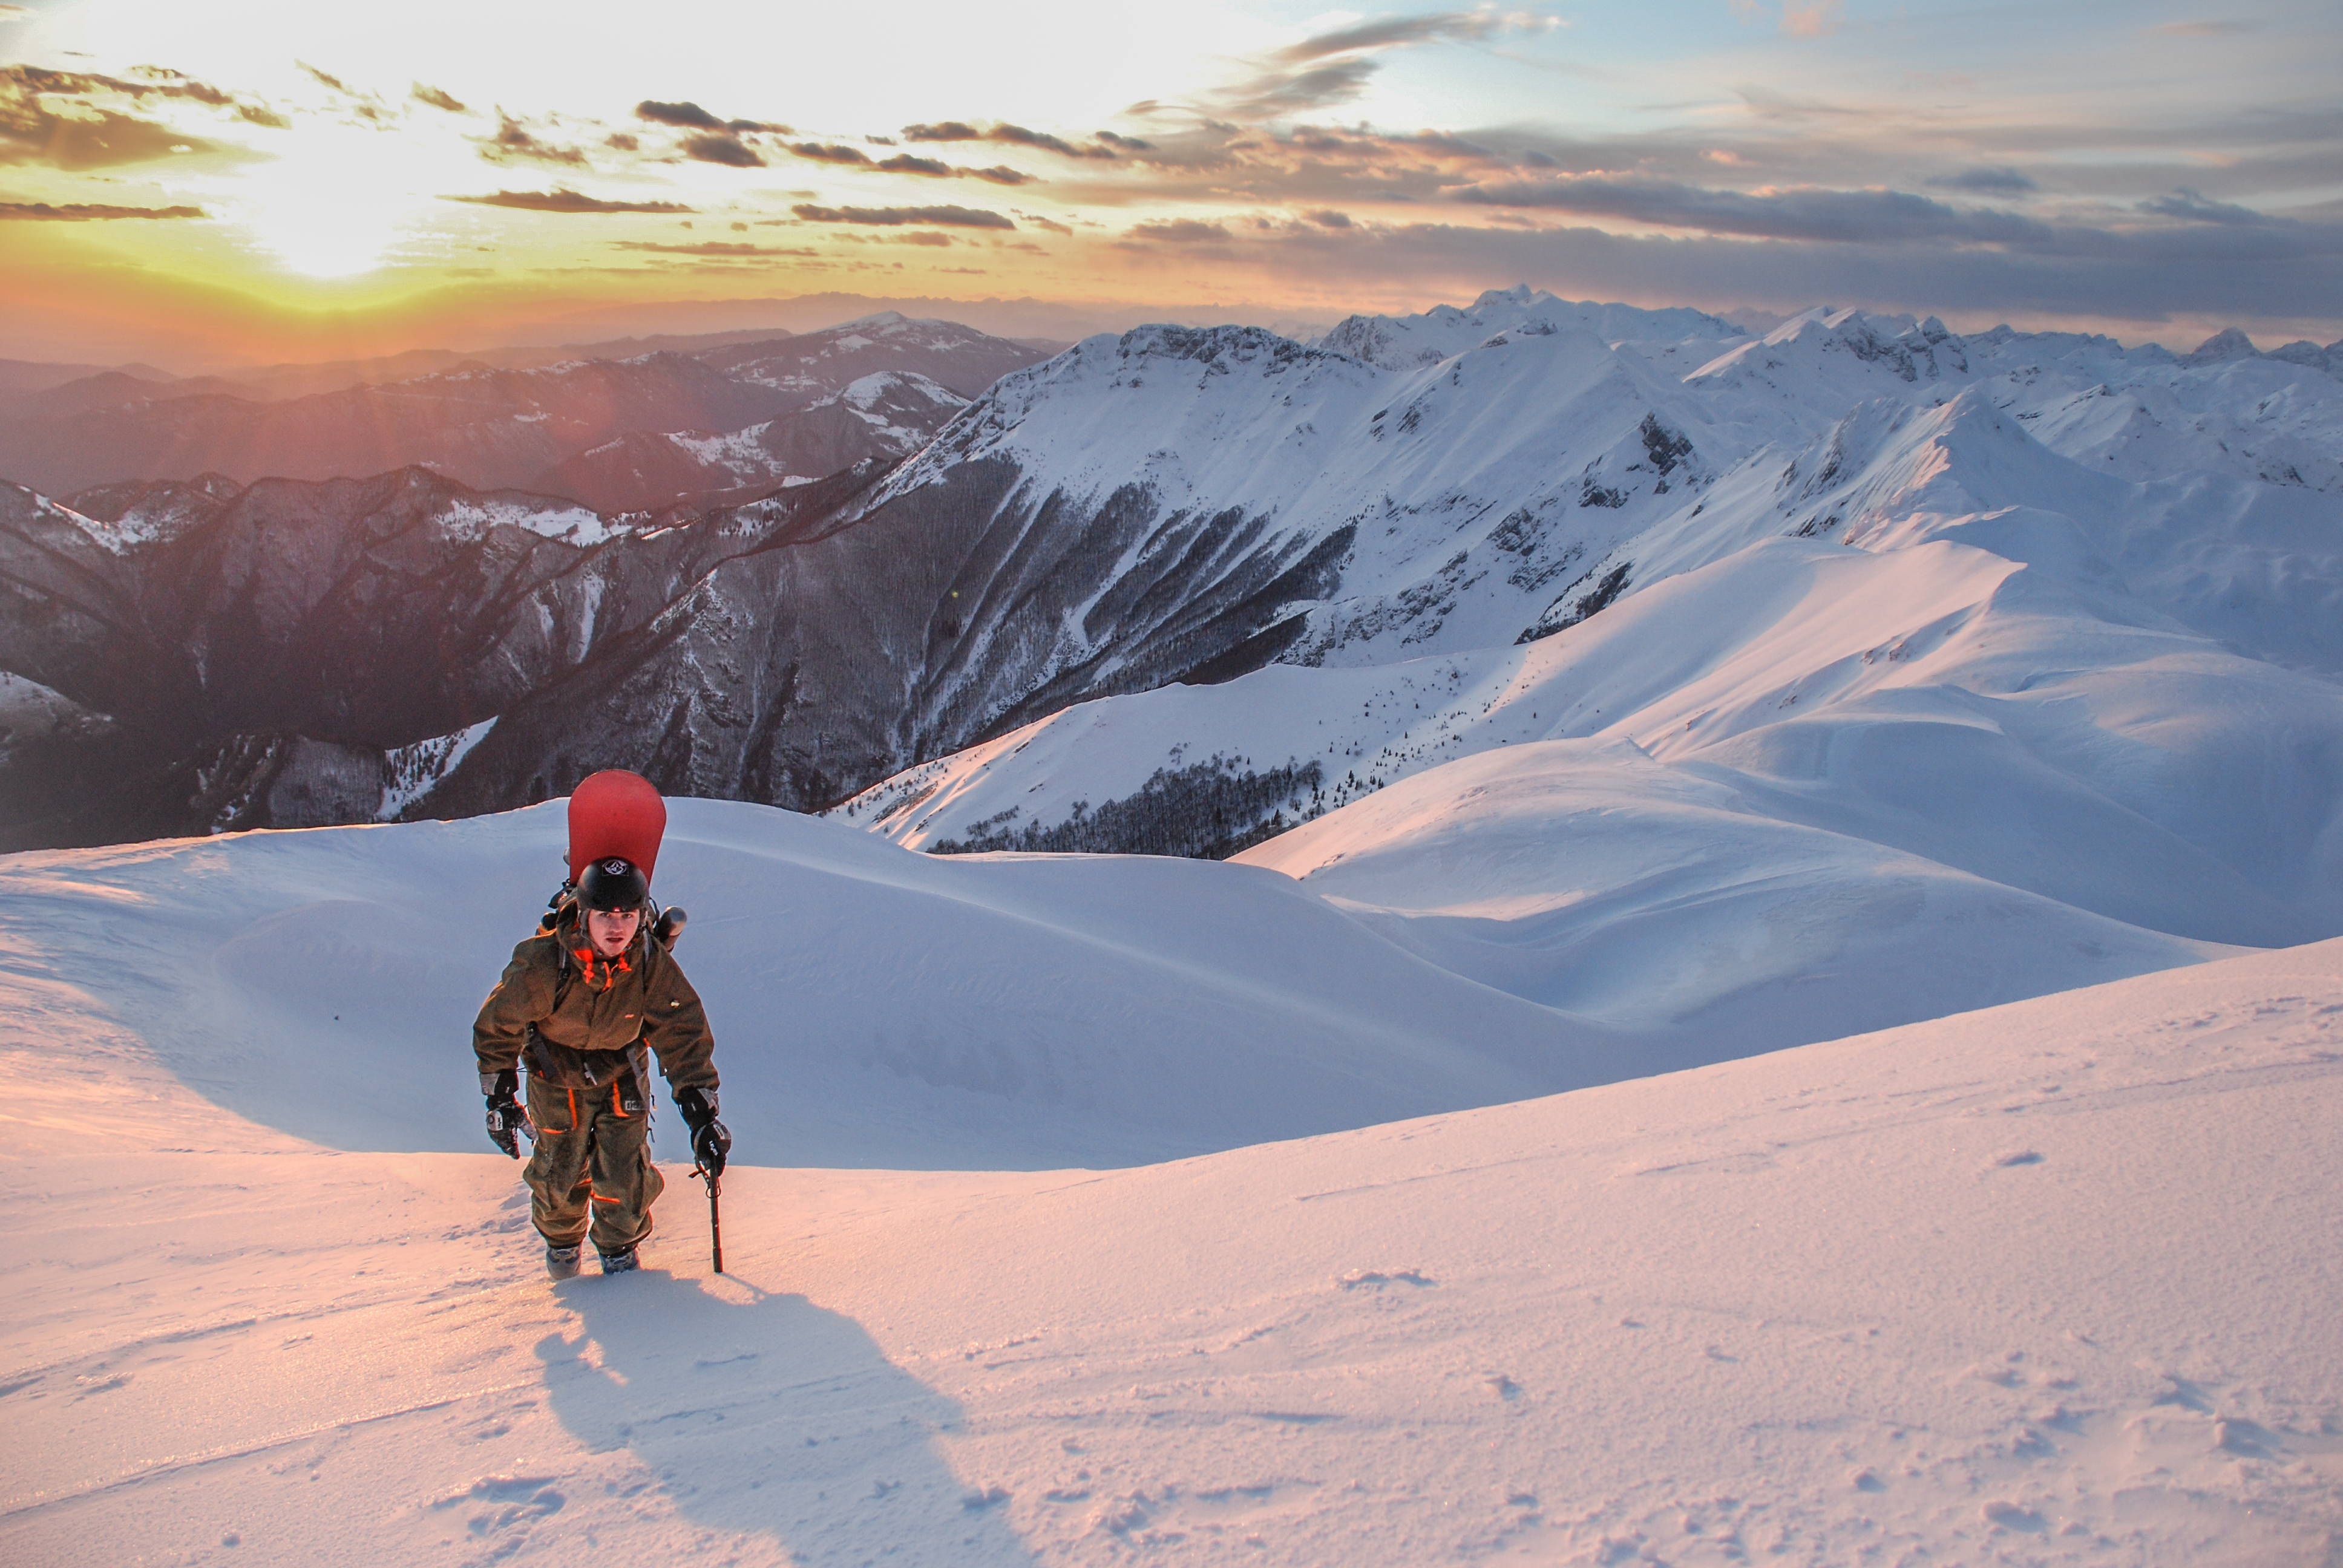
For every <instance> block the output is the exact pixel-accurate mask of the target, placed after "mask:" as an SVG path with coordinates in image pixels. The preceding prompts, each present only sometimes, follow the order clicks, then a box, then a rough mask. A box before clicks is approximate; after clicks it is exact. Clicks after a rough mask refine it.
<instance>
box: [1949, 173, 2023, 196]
mask: <svg viewBox="0 0 2343 1568" xmlns="http://www.w3.org/2000/svg"><path fill="white" fill-rule="evenodd" d="M1923 183H1925V184H1927V185H1932V186H1937V187H1939V188H1941V189H1944V190H1956V191H1974V192H1976V194H1977V195H1979V196H2022V195H2024V194H2025V193H2026V192H2027V191H2030V190H2039V189H2040V188H2041V187H2040V186H2037V185H2036V184H2035V183H2034V176H2031V175H2028V174H2026V173H2024V172H2023V171H2021V170H2018V169H2013V168H1990V169H1986V168H1979V169H1963V170H1962V171H1961V172H1960V173H1958V174H1956V175H1930V176H1928V177H1927V179H1926V181H1925V182H1923Z"/></svg>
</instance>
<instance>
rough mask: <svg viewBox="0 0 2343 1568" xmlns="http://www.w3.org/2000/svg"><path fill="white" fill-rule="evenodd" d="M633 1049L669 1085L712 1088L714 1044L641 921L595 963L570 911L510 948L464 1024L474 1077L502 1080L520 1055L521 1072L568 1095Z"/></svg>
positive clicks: (667, 956)
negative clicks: (621, 948)
mask: <svg viewBox="0 0 2343 1568" xmlns="http://www.w3.org/2000/svg"><path fill="white" fill-rule="evenodd" d="M638 1042H640V1043H641V1044H644V1045H648V1046H649V1047H650V1049H651V1050H652V1051H653V1052H654V1053H655V1054H657V1056H658V1057H659V1071H660V1072H661V1073H663V1074H665V1075H666V1078H667V1081H668V1082H669V1084H670V1085H671V1086H672V1087H674V1088H676V1089H694V1088H697V1089H707V1090H713V1089H714V1088H715V1087H716V1084H717V1078H716V1037H715V1036H714V1035H713V1034H711V1033H710V1032H709V1028H708V1014H707V1011H706V1010H705V1009H703V1008H702V1007H701V1006H700V1004H699V992H698V991H696V990H692V989H691V982H690V981H689V980H686V979H685V978H684V975H683V968H682V966H681V965H679V964H678V963H677V962H676V961H675V955H674V954H672V953H670V952H669V951H668V950H666V949H665V948H663V947H661V946H659V943H658V942H656V941H653V940H651V937H650V932H649V921H648V920H647V921H645V922H644V929H643V930H641V931H639V932H638V933H637V935H636V937H635V941H634V945H633V946H632V947H630V948H628V950H626V951H625V952H624V953H621V954H620V955H619V956H618V957H617V958H615V959H606V958H604V957H602V955H601V954H600V953H598V952H597V951H595V950H594V944H593V943H592V942H591V941H590V940H588V938H587V936H586V932H585V930H584V927H583V923H582V920H581V918H580V916H579V915H578V910H577V906H576V905H574V904H573V905H571V906H569V907H568V909H565V910H563V911H562V914H561V919H560V922H559V923H558V925H556V926H555V927H554V929H553V930H551V931H549V932H544V933H541V934H539V935H538V936H534V937H531V938H529V940H527V941H525V942H523V943H521V944H520V945H519V946H518V947H517V948H515V949H513V955H512V962H510V963H508V964H507V965H506V966H505V972H504V978H503V979H501V980H498V981H497V984H496V989H495V990H491V991H490V992H488V1000H486V1001H484V1002H482V1003H481V1004H480V1016H479V1018H478V1020H477V1021H475V1022H474V1023H473V1025H472V1050H473V1052H474V1054H476V1055H477V1056H478V1058H479V1059H480V1070H481V1071H482V1072H483V1073H491V1072H502V1071H503V1070H506V1069H507V1068H509V1067H512V1066H514V1065H516V1064H517V1063H518V1062H519V1061H521V1060H522V1059H523V1055H524V1053H526V1055H527V1058H528V1068H529V1070H530V1071H531V1072H535V1073H538V1074H541V1075H543V1076H544V1077H545V1078H546V1079H547V1080H548V1081H549V1082H553V1083H559V1084H565V1085H568V1086H573V1087H584V1086H587V1085H592V1084H601V1083H608V1082H610V1081H612V1080H614V1079H615V1078H616V1077H617V1076H618V1073H619V1071H620V1070H622V1069H623V1068H624V1067H625V1065H626V1064H627V1062H628V1059H629V1058H630V1057H632V1056H634V1055H635V1053H636V1047H637V1044H638ZM644 1088H645V1089H646V1090H648V1089H649V1084H648V1083H646V1084H645V1085H644Z"/></svg>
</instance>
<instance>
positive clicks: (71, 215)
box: [0, 201, 210, 223]
mask: <svg viewBox="0 0 2343 1568" xmlns="http://www.w3.org/2000/svg"><path fill="white" fill-rule="evenodd" d="M207 216H210V215H209V214H208V213H206V212H205V211H204V209H203V208H201V207H199V206H88V205H85V204H84V203H81V202H69V203H67V204H66V205H65V206H50V205H49V204H48V203H47V202H45V201H30V202H26V201H0V220H5V219H16V220H22V221H29V222H34V223H97V222H105V221H107V220H110V219H113V218H125V217H207Z"/></svg>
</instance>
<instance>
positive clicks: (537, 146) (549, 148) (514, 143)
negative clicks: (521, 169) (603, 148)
mask: <svg viewBox="0 0 2343 1568" xmlns="http://www.w3.org/2000/svg"><path fill="white" fill-rule="evenodd" d="M478 146H479V149H480V156H482V157H484V158H486V159H488V162H490V163H492V164H502V163H509V162H511V161H512V160H514V159H516V158H525V159H528V161H530V162H532V163H540V164H567V165H568V166H572V167H583V166H585V163H586V155H585V154H584V153H581V152H579V151H578V149H577V148H576V147H563V146H555V145H554V144H552V143H550V142H544V141H539V140H538V138H537V136H535V135H534V134H533V133H532V132H531V131H530V130H529V129H528V126H524V125H522V124H521V123H520V122H519V121H518V120H516V119H514V118H512V117H511V116H508V115H507V114H505V113H504V111H502V110H501V109H499V110H498V112H497V134H496V135H495V136H483V137H480V138H478Z"/></svg>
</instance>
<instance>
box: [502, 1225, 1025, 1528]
mask: <svg viewBox="0 0 2343 1568" xmlns="http://www.w3.org/2000/svg"><path fill="white" fill-rule="evenodd" d="M734 1284H735V1286H738V1284H739V1282H737V1281H736V1282H734ZM744 1288H745V1287H744ZM749 1289H750V1299H749V1301H747V1302H728V1301H725V1300H723V1299H721V1298H720V1297H719V1296H716V1295H713V1294H710V1293H709V1292H707V1291H703V1290H702V1289H701V1288H700V1285H699V1282H696V1281H689V1280H679V1279H676V1278H675V1277H674V1276H672V1275H670V1274H669V1273H667V1272H665V1271H661V1270H657V1269H645V1270H641V1271H638V1272H635V1273H631V1274H626V1275H621V1276H619V1277H618V1278H615V1279H596V1278H592V1277H587V1278H582V1279H579V1280H577V1281H574V1282H570V1283H568V1284H565V1285H561V1286H558V1287H557V1290H558V1292H559V1294H560V1297H561V1299H562V1302H564V1304H565V1305H567V1306H568V1307H570V1308H571V1309H573V1310H574V1311H576V1312H578V1314H579V1315H580V1316H581V1317H582V1318H583V1319H584V1320H585V1327H584V1332H582V1333H580V1334H579V1335H578V1337H576V1338H574V1339H573V1338H569V1337H567V1336H565V1335H562V1334H548V1336H547V1337H546V1338H545V1339H544V1340H542V1341H540V1342H538V1346H537V1354H538V1360H540V1361H542V1362H544V1363H545V1384H546V1390H547V1392H548V1396H549V1398H550V1401H551V1402H552V1406H553V1411H554V1413H555V1414H556V1415H557V1416H558V1418H559V1419H560V1421H561V1423H562V1425H563V1426H565V1427H567V1428H568V1430H569V1432H571V1433H572V1434H573V1435H574V1436H576V1437H577V1438H578V1441H579V1442H583V1443H585V1444H586V1445H588V1447H589V1448H593V1449H596V1450H609V1449H615V1448H619V1447H626V1448H629V1449H631V1450H633V1451H634V1453H635V1456H636V1457H637V1458H638V1459H639V1460H640V1461H641V1462H642V1463H643V1465H644V1466H645V1467H646V1468H647V1469H649V1470H650V1471H651V1472H652V1473H654V1474H656V1475H657V1476H658V1477H659V1483H660V1484H661V1486H662V1487H663V1489H664V1490H665V1491H666V1493H668V1495H669V1497H670V1498H671V1499H672V1500H673V1501H674V1504H675V1507H676V1509H677V1511H678V1512H679V1513H681V1514H683V1515H684V1516H685V1517H686V1518H688V1519H689V1520H691V1521H692V1522H693V1523H698V1524H700V1525H704V1526H706V1527H708V1528H709V1529H716V1530H728V1531H734V1532H739V1533H756V1534H764V1535H769V1536H771V1537H772V1538H773V1539H775V1540H776V1541H778V1542H779V1543H780V1544H781V1545H782V1546H784V1547H786V1548H787V1549H788V1551H789V1553H791V1554H792V1555H793V1556H794V1558H795V1559H796V1561H798V1562H800V1563H809V1564H820V1563H867V1562H869V1561H870V1560H871V1559H872V1558H874V1557H881V1558H887V1559H889V1560H890V1561H895V1562H901V1563H954V1564H959V1563H978V1564H988V1563H989V1564H1001V1565H1003V1568H1008V1565H1012V1564H1031V1563H1032V1562H1033V1561H1034V1559H1033V1556H1032V1553H1031V1552H1030V1551H1028V1550H1027V1549H1026V1547H1025V1545H1024V1543H1022V1542H1021V1541H1020V1540H1019V1539H1018V1537H1017V1534H1016V1533H1015V1532H1014V1531H1012V1530H1011V1529H1010V1527H1009V1524H1008V1523H1007V1521H1006V1520H1005V1519H1004V1518H1003V1517H1002V1514H1003V1513H1004V1510H1003V1509H1002V1508H1001V1503H1003V1502H1005V1501H1006V1496H1005V1494H1004V1493H1001V1492H999V1491H997V1490H995V1489H993V1488H991V1487H990V1486H988V1485H987V1484H986V1483H984V1481H983V1480H982V1479H981V1478H973V1479H971V1480H970V1481H963V1480H961V1479H960V1477H958V1476H955V1475H954V1474H953V1473H951V1470H950V1467H949V1466H947V1465H946V1464H945V1463H944V1461H943V1457H942V1455H941V1454H940V1453H939V1452H937V1450H936V1447H935V1445H934V1443H933V1442H931V1441H930V1438H931V1435H932V1434H933V1433H935V1432H942V1431H949V1430H951V1429H953V1428H954V1427H956V1426H957V1425H958V1424H959V1422H960V1407H959V1406H958V1404H956V1403H955V1402H952V1401H951V1400H949V1399H946V1398H945V1397H944V1396H943V1395H941V1394H940V1393H938V1392H935V1391H934V1390H933V1389H931V1388H929V1387H928V1386H927V1385H926V1384H924V1383H922V1382H920V1381H919V1380H918V1379H917V1378H914V1377H912V1376H910V1374H909V1373H907V1372H903V1371H902V1370H900V1368H898V1367H896V1366H895V1365H893V1364H892V1363H891V1362H889V1361H888V1360H887V1358H886V1356H885V1355H883V1354H881V1353H880V1349H879V1347H878V1345H877V1344H876V1343H875V1342H872V1340H871V1338H870V1335H869V1334H867V1333H865V1332H862V1329H861V1326H860V1324H858V1323H856V1322H854V1320H853V1319H851V1318H849V1317H845V1316H842V1315H841V1314H840V1313H837V1312H826V1311H824V1310H823V1309H821V1308H820V1307H817V1306H815V1305H813V1304H812V1303H811V1302H808V1301H807V1300H806V1299H805V1298H804V1297H803V1296H769V1295H765V1294H763V1293H762V1292H754V1291H753V1288H749Z"/></svg>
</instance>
